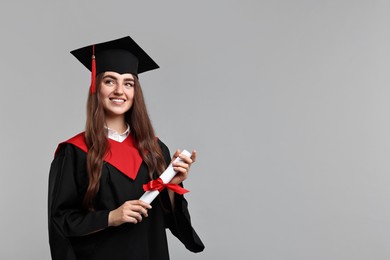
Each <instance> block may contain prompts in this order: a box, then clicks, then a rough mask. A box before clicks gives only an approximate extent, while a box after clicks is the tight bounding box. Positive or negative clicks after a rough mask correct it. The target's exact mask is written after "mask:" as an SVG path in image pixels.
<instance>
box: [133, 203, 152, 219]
mask: <svg viewBox="0 0 390 260" xmlns="http://www.w3.org/2000/svg"><path fill="white" fill-rule="evenodd" d="M129 210H130V211H133V212H137V213H139V214H142V215H144V216H145V217H147V216H148V211H147V210H146V209H145V208H144V207H143V206H141V205H133V206H132V207H131V208H130V209H129Z"/></svg>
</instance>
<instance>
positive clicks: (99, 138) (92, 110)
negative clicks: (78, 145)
mask: <svg viewBox="0 0 390 260" xmlns="http://www.w3.org/2000/svg"><path fill="white" fill-rule="evenodd" d="M102 78H103V73H101V74H99V75H98V76H97V77H96V92H95V94H89V96H88V101H87V120H86V126H85V141H86V144H87V146H88V154H87V175H88V188H87V191H86V193H85V195H84V200H83V205H84V207H85V208H86V209H88V210H91V211H92V210H94V207H93V199H94V197H95V196H96V194H97V193H98V191H99V184H100V177H101V171H102V166H103V159H104V156H105V155H106V153H107V152H108V151H109V143H108V141H107V130H106V129H105V114H104V109H103V105H102V102H101V98H100V95H99V91H100V84H101V81H102ZM134 83H135V84H134V98H133V105H132V106H131V108H130V110H129V111H127V112H126V114H125V121H126V122H127V123H128V124H129V125H130V129H131V132H130V134H131V135H132V136H133V138H134V140H135V144H136V146H137V149H138V152H139V153H140V155H141V157H142V159H143V160H144V162H145V163H146V165H147V166H148V169H149V174H150V177H151V178H152V176H153V173H157V174H158V175H160V174H161V173H162V172H163V171H164V169H165V167H166V164H165V160H164V157H163V154H162V151H161V147H160V145H159V144H158V142H157V138H156V136H155V132H154V129H153V126H152V123H151V121H150V118H149V115H148V112H147V109H146V104H145V100H144V96H143V93H142V89H141V85H140V83H139V80H138V78H137V77H136V76H134Z"/></svg>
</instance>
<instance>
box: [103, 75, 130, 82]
mask: <svg viewBox="0 0 390 260" xmlns="http://www.w3.org/2000/svg"><path fill="white" fill-rule="evenodd" d="M105 78H111V79H114V80H118V78H117V77H115V76H112V75H106V76H104V77H103V79H105ZM123 80H124V81H132V82H134V79H132V78H125V79H123Z"/></svg>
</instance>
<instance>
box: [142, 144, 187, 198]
mask: <svg viewBox="0 0 390 260" xmlns="http://www.w3.org/2000/svg"><path fill="white" fill-rule="evenodd" d="M181 154H183V155H185V156H188V157H190V156H191V153H190V152H188V151H186V150H183V151H182V152H181ZM182 161H183V160H182V159H181V158H180V157H177V158H176V159H175V160H174V161H173V162H182ZM176 173H177V172H176V171H175V170H174V169H173V166H172V163H171V164H169V166H168V167H167V168H166V170H165V171H164V172H163V173H162V174H161V175H160V177H159V178H158V179H156V180H152V181H150V182H148V183H147V184H145V185H144V186H143V188H144V190H145V193H144V194H143V195H142V196H141V198H140V200H142V201H144V202H146V203H149V204H150V203H152V201H153V200H154V199H155V198H156V197H157V195H158V194H159V193H160V192H161V191H162V190H163V189H164V188H165V187H166V188H168V189H171V190H173V191H174V192H177V193H179V194H184V193H186V192H188V190H186V189H184V188H182V187H180V186H179V185H177V184H169V182H170V181H171V180H172V179H173V177H175V175H176Z"/></svg>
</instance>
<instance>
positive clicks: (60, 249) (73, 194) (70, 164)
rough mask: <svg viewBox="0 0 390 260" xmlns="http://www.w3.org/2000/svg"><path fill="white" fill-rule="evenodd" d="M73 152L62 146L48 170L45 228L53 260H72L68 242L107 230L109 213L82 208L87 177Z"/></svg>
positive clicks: (71, 249) (77, 155)
mask: <svg viewBox="0 0 390 260" xmlns="http://www.w3.org/2000/svg"><path fill="white" fill-rule="evenodd" d="M77 149H78V148H76V147H74V146H73V145H70V144H64V145H62V147H61V149H60V150H59V152H58V153H57V155H56V157H55V158H54V160H53V162H52V164H51V168H50V174H49V194H48V221H49V223H48V224H49V244H50V250H51V254H52V259H53V260H75V259H76V257H75V254H74V252H73V248H72V246H71V244H70V240H69V238H70V237H78V236H83V235H87V234H90V233H93V232H96V231H99V230H101V229H104V228H106V227H107V226H108V214H109V210H97V211H93V212H90V211H87V210H84V209H83V207H82V198H83V196H84V191H85V187H86V183H87V179H86V178H87V176H86V174H85V171H86V170H85V158H80V154H82V152H81V151H77ZM84 157H85V155H84Z"/></svg>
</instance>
